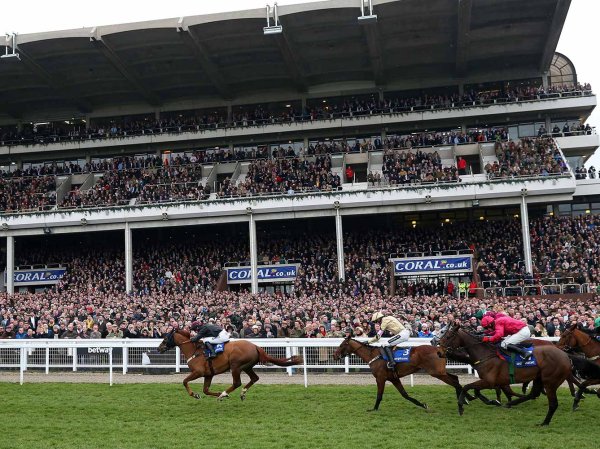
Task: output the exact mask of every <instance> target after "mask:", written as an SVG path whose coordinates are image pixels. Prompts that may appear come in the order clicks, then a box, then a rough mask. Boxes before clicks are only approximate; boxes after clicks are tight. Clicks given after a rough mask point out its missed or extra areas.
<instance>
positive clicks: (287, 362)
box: [256, 346, 302, 366]
mask: <svg viewBox="0 0 600 449" xmlns="http://www.w3.org/2000/svg"><path fill="white" fill-rule="evenodd" d="M256 351H257V352H258V361H259V362H260V363H261V364H263V365H264V364H265V363H273V364H275V365H277V366H292V365H301V364H302V357H301V356H299V355H293V356H291V357H290V358H287V359H278V358H277V357H271V356H270V355H269V354H267V353H266V352H265V350H264V349H263V348H260V347H258V346H257V347H256Z"/></svg>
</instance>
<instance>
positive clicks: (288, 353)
mask: <svg viewBox="0 0 600 449" xmlns="http://www.w3.org/2000/svg"><path fill="white" fill-rule="evenodd" d="M291 356H292V348H290V347H289V346H286V347H285V358H286V359H289V358H290V357H291ZM285 370H286V371H287V373H288V376H291V375H292V367H291V366H288V367H287V368H286V369H285Z"/></svg>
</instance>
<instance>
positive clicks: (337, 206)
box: [333, 201, 340, 209]
mask: <svg viewBox="0 0 600 449" xmlns="http://www.w3.org/2000/svg"><path fill="white" fill-rule="evenodd" d="M333 207H334V208H335V209H339V208H340V202H339V201H336V202H334V203H333Z"/></svg>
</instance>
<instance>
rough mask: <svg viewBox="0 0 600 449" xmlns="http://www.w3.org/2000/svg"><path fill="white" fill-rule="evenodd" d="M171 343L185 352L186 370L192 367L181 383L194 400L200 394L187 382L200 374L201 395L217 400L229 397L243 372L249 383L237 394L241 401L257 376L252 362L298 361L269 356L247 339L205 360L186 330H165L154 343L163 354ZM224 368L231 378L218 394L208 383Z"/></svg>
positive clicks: (200, 345) (288, 363)
mask: <svg viewBox="0 0 600 449" xmlns="http://www.w3.org/2000/svg"><path fill="white" fill-rule="evenodd" d="M175 346H179V348H180V349H181V352H183V354H184V355H185V358H186V360H187V364H188V366H189V368H190V370H192V372H191V373H190V374H189V376H187V377H186V378H185V379H183V386H184V387H185V389H186V390H187V392H188V394H189V395H190V396H191V397H193V398H196V399H200V395H199V394H197V393H194V392H193V391H192V389H191V388H190V386H189V385H188V384H189V382H191V381H192V380H195V379H198V378H199V377H204V390H203V391H204V394H205V395H207V396H215V397H217V398H218V399H219V400H221V399H223V398H226V397H229V393H231V392H232V391H234V390H235V389H236V388H238V387H239V386H241V385H242V381H241V373H242V371H243V372H245V373H246V374H247V375H248V376H249V377H250V382H248V383H247V384H246V385H245V386H244V388H243V389H242V394H241V395H240V397H241V399H242V401H243V400H244V399H246V393H247V391H248V389H249V388H250V387H251V386H252V385H254V384H255V383H256V382H257V381H258V379H259V378H258V375H257V374H256V373H255V372H254V370H253V368H254V366H255V365H256V364H258V363H263V364H264V363H273V364H275V365H277V366H292V365H298V364H301V363H302V358H301V357H298V356H293V357H290V358H289V359H277V358H274V357H271V356H269V355H268V354H267V353H266V352H265V351H264V349H262V348H260V347H258V346H256V345H255V344H253V343H250V342H249V341H247V340H237V341H232V342H229V343H227V344H226V345H225V349H224V351H223V353H222V354H220V355H219V356H218V357H216V358H214V359H212V360H210V361H208V360H206V358H205V357H204V344H203V343H202V342H200V343H194V342H192V341H191V340H190V333H189V332H187V331H183V330H174V331H172V332H169V333H168V334H167V335H166V336H165V338H164V339H163V341H162V343H161V344H160V345H159V346H158V352H160V353H164V352H166V351H168V350H169V349H172V348H174V347H175ZM228 370H231V376H232V377H233V384H232V385H231V387H229V388H228V389H227V390H225V391H223V392H222V393H216V392H213V391H210V384H211V383H212V379H213V377H214V376H215V375H217V374H221V373H224V372H225V371H228Z"/></svg>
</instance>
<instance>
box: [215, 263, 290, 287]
mask: <svg viewBox="0 0 600 449" xmlns="http://www.w3.org/2000/svg"><path fill="white" fill-rule="evenodd" d="M299 267H300V264H297V263H296V264H287V265H261V266H259V267H258V272H257V274H258V276H257V278H258V282H259V283H266V282H284V283H288V284H291V283H293V282H294V281H295V280H296V276H297V275H298V268H299ZM225 270H227V283H228V284H249V283H250V282H251V280H252V270H251V268H250V267H231V268H225Z"/></svg>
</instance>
